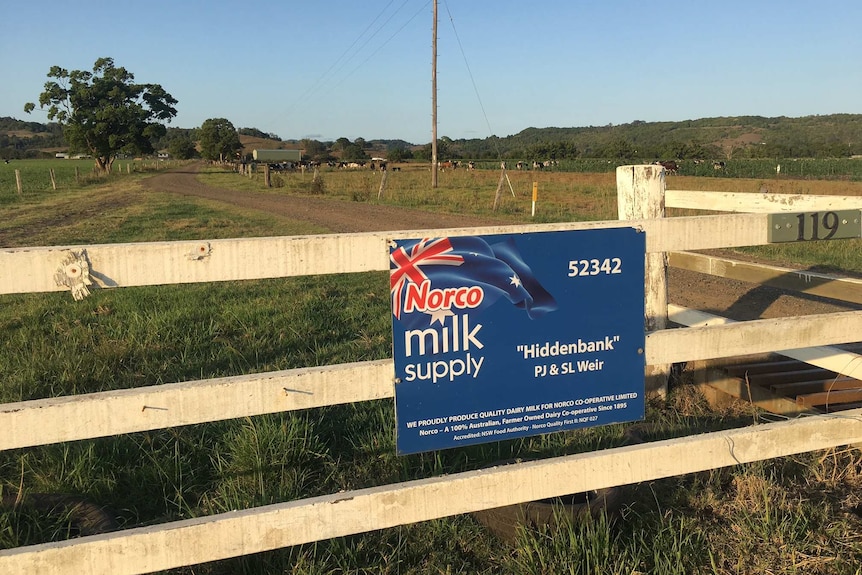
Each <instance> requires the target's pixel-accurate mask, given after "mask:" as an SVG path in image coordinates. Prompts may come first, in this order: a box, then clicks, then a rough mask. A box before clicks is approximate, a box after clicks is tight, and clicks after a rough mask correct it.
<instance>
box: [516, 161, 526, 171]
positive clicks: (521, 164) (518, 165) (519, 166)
mask: <svg viewBox="0 0 862 575" xmlns="http://www.w3.org/2000/svg"><path fill="white" fill-rule="evenodd" d="M515 167H516V168H518V169H519V170H523V169H524V162H518V163H517V164H515Z"/></svg>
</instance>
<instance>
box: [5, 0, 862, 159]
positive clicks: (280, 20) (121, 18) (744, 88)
mask: <svg viewBox="0 0 862 575" xmlns="http://www.w3.org/2000/svg"><path fill="white" fill-rule="evenodd" d="M438 1H439V15H440V18H439V33H438V35H439V41H438V43H439V47H438V72H437V79H438V136H440V137H442V136H448V137H450V138H453V139H458V138H485V137H488V136H490V135H497V136H501V137H505V136H508V135H512V134H516V133H518V132H520V131H521V130H523V129H525V128H528V127H539V128H541V127H550V126H555V127H577V126H602V125H606V124H623V123H628V122H632V121H634V120H643V121H648V122H651V121H682V120H688V119H697V118H705V117H715V116H741V115H760V116H793V117H798V116H807V115H814V114H833V113H862V61H860V57H862V31H860V28H859V27H860V23H862V2H860V1H859V0H821V1H820V2H810V1H809V2H801V1H797V0H787V1H781V2H778V1H758V0H729V1H726V2H715V1H713V2H702V1H697V0H688V1H684V0H680V1H670V0H651V1H650V2H635V1H629V0H616V1H615V0H589V1H588V0H560V1H557V0H554V1H541V0H540V1H539V2H532V3H528V2H514V1H510V0H494V1H479V0H438ZM3 3H4V4H5V7H4V8H3V10H2V21H3V33H2V34H0V54H2V58H0V116H12V117H15V118H19V119H24V120H29V119H32V120H35V121H40V122H45V121H47V118H46V115H45V113H44V112H43V111H40V110H39V109H38V107H37V109H36V111H34V112H33V113H32V114H31V115H30V116H28V115H27V114H25V113H24V111H23V108H24V104H25V103H26V102H31V101H32V102H38V97H39V94H40V92H41V91H42V87H43V85H44V83H45V81H46V80H47V72H48V70H49V69H50V67H51V66H53V65H58V66H61V67H63V68H66V69H70V70H72V69H91V68H92V65H93V62H94V61H95V60H96V59H97V58H99V57H103V56H108V57H112V58H114V61H115V63H116V65H117V66H123V67H125V68H126V69H127V70H129V71H130V72H132V73H133V74H134V75H135V79H136V81H138V82H145V83H157V84H161V85H162V87H163V88H164V89H165V90H167V91H168V92H169V93H170V94H171V95H173V96H174V97H175V98H176V99H177V100H179V104H178V105H177V110H178V114H177V117H176V118H175V119H174V120H173V121H172V122H171V124H170V125H171V126H177V127H181V128H192V127H197V126H200V125H201V124H202V123H203V121H204V120H206V119H207V118H227V119H228V120H230V121H231V122H232V123H233V124H234V126H236V127H237V128H241V127H254V128H258V129H261V130H263V131H265V132H272V133H275V134H278V135H279V136H280V137H281V138H284V139H298V138H305V137H310V138H316V139H320V140H335V139H337V138H339V137H346V138H349V139H350V140H354V139H355V138H357V137H363V138H365V139H366V140H371V139H403V140H407V141H409V142H412V143H416V144H423V143H427V142H429V141H430V140H431V38H432V33H431V25H432V2H431V0H364V1H362V2H358V1H347V0H327V1H326V2H313V1H309V0H305V1H302V2H300V1H296V0H290V1H275V0H256V1H255V2H222V1H215V0H211V1H196V0H192V1H186V0H172V1H163V0H149V1H147V2H135V3H129V2H117V1H116V0H114V1H111V2H103V1H93V0H78V1H75V2H69V1H68V0H64V1H55V0H48V1H44V0H43V1H40V2H18V1H16V2H11V1H9V2H3Z"/></svg>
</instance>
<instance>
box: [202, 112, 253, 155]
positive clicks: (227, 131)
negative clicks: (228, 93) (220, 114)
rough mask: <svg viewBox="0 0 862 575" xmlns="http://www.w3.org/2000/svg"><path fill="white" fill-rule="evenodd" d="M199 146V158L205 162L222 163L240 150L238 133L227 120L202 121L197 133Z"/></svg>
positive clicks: (212, 119)
mask: <svg viewBox="0 0 862 575" xmlns="http://www.w3.org/2000/svg"><path fill="white" fill-rule="evenodd" d="M198 137H199V138H200V146H201V156H203V157H204V158H206V159H207V160H220V161H224V160H225V159H227V158H233V157H234V156H235V155H236V154H237V152H239V151H240V150H242V143H241V142H240V141H239V133H238V132H237V131H236V128H234V127H233V124H231V123H230V121H229V120H226V119H224V118H210V119H208V120H204V123H203V124H202V125H201V129H200V131H199V132H198Z"/></svg>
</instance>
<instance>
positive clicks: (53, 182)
mask: <svg viewBox="0 0 862 575" xmlns="http://www.w3.org/2000/svg"><path fill="white" fill-rule="evenodd" d="M48 173H49V174H50V175H51V188H52V189H53V190H54V191H55V192H56V191H57V178H55V177H54V168H51V169H49V170H48Z"/></svg>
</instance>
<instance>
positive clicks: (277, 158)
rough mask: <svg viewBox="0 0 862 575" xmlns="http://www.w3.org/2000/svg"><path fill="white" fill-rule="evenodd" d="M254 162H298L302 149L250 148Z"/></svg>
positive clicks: (300, 158)
mask: <svg viewBox="0 0 862 575" xmlns="http://www.w3.org/2000/svg"><path fill="white" fill-rule="evenodd" d="M251 156H252V158H254V160H255V161H256V162H298V161H300V160H302V150H252V151H251Z"/></svg>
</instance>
